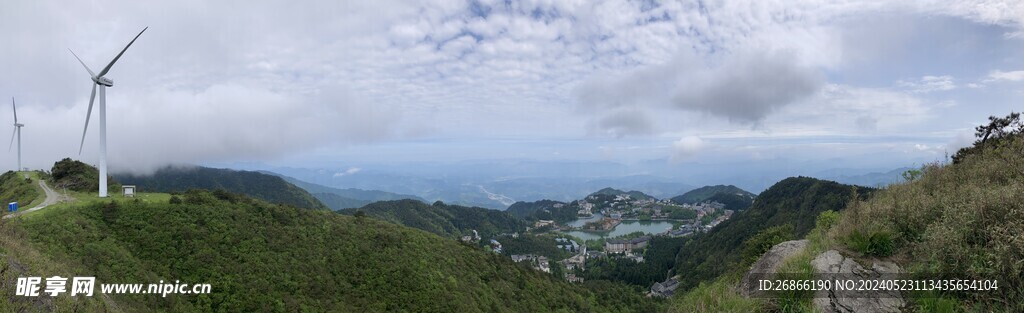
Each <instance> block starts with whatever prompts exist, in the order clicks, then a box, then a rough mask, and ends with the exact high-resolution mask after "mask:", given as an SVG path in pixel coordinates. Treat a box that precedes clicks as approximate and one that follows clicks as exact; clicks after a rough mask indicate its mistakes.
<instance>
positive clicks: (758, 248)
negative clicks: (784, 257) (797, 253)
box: [740, 224, 794, 268]
mask: <svg viewBox="0 0 1024 313" xmlns="http://www.w3.org/2000/svg"><path fill="white" fill-rule="evenodd" d="M793 238H794V236H793V225H790V224H783V225H779V226H775V227H769V228H766V229H765V230H762V231H761V232H759V233H757V234H756V235H754V236H753V237H750V239H747V241H744V242H743V254H742V255H743V261H742V264H740V267H743V268H746V267H747V266H750V264H753V263H754V262H757V259H758V258H760V257H761V255H763V254H764V253H765V252H768V250H771V248H772V247H774V246H775V245H777V244H779V243H781V242H783V241H789V240H793Z"/></svg>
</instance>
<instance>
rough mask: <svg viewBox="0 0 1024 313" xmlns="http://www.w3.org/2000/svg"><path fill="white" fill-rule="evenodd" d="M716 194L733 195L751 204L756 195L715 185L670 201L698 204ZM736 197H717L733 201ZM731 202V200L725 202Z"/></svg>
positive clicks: (730, 186) (698, 189) (728, 186)
mask: <svg viewBox="0 0 1024 313" xmlns="http://www.w3.org/2000/svg"><path fill="white" fill-rule="evenodd" d="M717 194H729V195H735V196H737V197H738V199H746V200H748V201H749V202H753V200H754V197H756V196H757V195H755V194H753V193H751V192H749V191H746V190H743V189H740V188H739V187H736V186H733V185H715V186H704V187H700V188H697V189H694V190H690V191H689V192H687V193H684V194H682V195H680V196H676V197H672V201H673V202H675V203H699V202H704V201H706V200H708V199H710V198H711V197H714V196H715V195H717ZM737 197H730V196H719V197H718V198H719V199H733V198H737ZM727 201H732V200H727Z"/></svg>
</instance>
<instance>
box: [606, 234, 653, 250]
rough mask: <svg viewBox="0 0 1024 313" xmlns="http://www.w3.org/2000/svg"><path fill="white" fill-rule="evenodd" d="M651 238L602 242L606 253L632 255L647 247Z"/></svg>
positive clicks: (643, 237)
mask: <svg viewBox="0 0 1024 313" xmlns="http://www.w3.org/2000/svg"><path fill="white" fill-rule="evenodd" d="M649 241H651V236H642V237H638V238H633V239H608V240H607V241H605V242H604V252H607V253H632V252H633V250H639V249H643V248H646V247H647V243H648V242H649Z"/></svg>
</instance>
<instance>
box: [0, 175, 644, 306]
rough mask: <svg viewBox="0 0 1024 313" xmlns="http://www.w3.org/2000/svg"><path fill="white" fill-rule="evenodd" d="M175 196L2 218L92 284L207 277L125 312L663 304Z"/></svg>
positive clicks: (448, 250) (253, 209)
mask: <svg viewBox="0 0 1024 313" xmlns="http://www.w3.org/2000/svg"><path fill="white" fill-rule="evenodd" d="M181 198H182V200H181V201H180V204H164V203H145V202H139V201H122V202H119V203H117V204H111V203H105V202H96V203H93V204H89V205H86V206H82V207H73V206H68V207H61V208H55V209H49V210H52V211H48V212H45V216H39V217H33V218H23V219H18V220H16V221H14V222H13V223H5V224H3V227H4V229H7V230H12V229H13V231H16V232H18V233H21V234H22V235H20V236H23V237H24V238H25V239H26V240H27V241H29V242H31V243H32V245H33V246H35V247H37V248H38V249H39V251H41V252H43V253H44V254H45V255H47V256H52V257H53V258H54V259H60V260H64V261H66V262H71V263H74V266H72V267H71V268H80V271H76V272H79V273H90V274H95V276H96V277H97V282H98V283H104V282H157V281H159V280H180V281H181V282H183V283H184V282H187V283H210V284H212V286H213V293H212V294H208V295H176V296H169V297H166V298H163V297H159V296H154V295H133V296H114V297H113V298H114V299H115V300H117V303H118V306H119V307H120V308H121V309H122V310H124V311H129V312H134V311H169V312H191V311H217V312H222V311H226V312H297V311H303V312H365V311H372V312H385V311H416V312H540V311H564V312H579V311H586V312H651V311H656V310H658V309H659V308H658V304H657V303H656V302H652V301H651V300H649V299H645V298H643V297H642V296H641V295H640V294H638V293H635V292H633V291H632V290H631V289H629V288H625V287H623V286H621V285H617V284H610V283H605V282H591V283H587V284H583V285H573V284H569V283H567V282H565V281H563V280H560V279H556V278H554V277H552V276H550V275H548V274H545V273H542V272H538V271H534V270H531V269H527V268H525V267H522V266H518V265H517V264H515V263H512V262H511V260H508V259H507V258H506V257H503V256H501V255H498V254H494V253H490V252H486V251H483V250H481V249H479V248H476V247H472V246H468V245H462V244H459V243H458V242H456V241H454V240H451V239H446V238H442V237H438V236H436V235H434V234H430V233H427V232H424V231H421V230H417V229H413V228H409V227H403V226H399V225H396V224H392V223H388V222H384V221H380V220H377V219H374V218H368V217H351V216H346V215H341V214H335V213H331V212H326V211H315V210H305V209H298V208H293V207H288V206H280V205H273V204H269V203H266V202H263V201H259V200H253V199H250V198H247V197H244V196H237V195H232V194H228V193H224V192H218V193H211V192H206V191H190V192H187V193H185V194H184V195H182V196H181ZM44 274H50V273H44ZM4 286H5V287H6V288H12V287H13V286H10V285H4ZM3 292H5V293H7V294H12V293H13V290H4V291H3ZM92 299H98V297H94V298H92Z"/></svg>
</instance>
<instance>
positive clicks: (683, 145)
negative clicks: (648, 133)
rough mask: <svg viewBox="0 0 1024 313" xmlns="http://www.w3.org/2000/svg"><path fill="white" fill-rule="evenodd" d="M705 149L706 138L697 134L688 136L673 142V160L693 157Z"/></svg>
mask: <svg viewBox="0 0 1024 313" xmlns="http://www.w3.org/2000/svg"><path fill="white" fill-rule="evenodd" d="M702 149H704V140H702V139H701V138H700V137H697V136H686V137H683V138H680V139H679V140H677V141H675V142H673V143H672V156H671V158H670V159H671V160H672V161H681V160H685V159H688V158H691V157H693V156H694V155H696V154H697V153H698V152H700V151H701V150H702Z"/></svg>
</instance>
